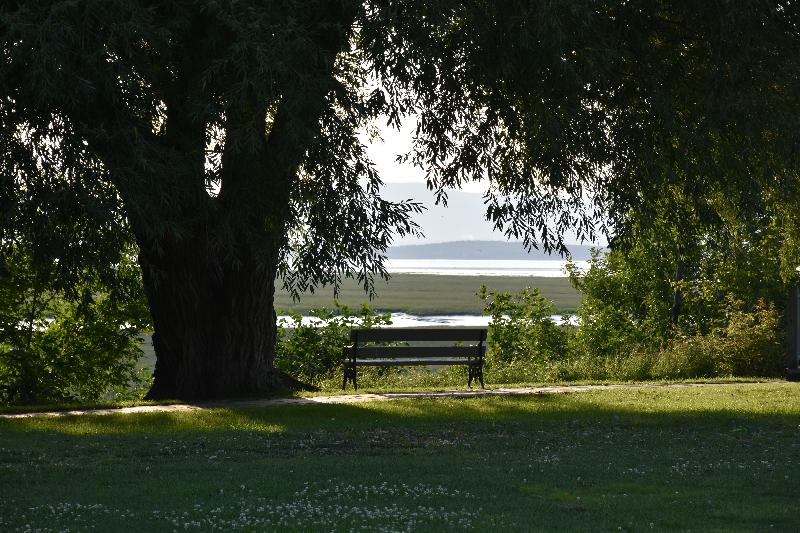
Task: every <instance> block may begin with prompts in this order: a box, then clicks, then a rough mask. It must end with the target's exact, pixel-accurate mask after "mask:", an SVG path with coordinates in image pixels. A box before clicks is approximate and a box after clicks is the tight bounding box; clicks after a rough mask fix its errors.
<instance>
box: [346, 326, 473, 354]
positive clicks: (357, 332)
mask: <svg viewBox="0 0 800 533" xmlns="http://www.w3.org/2000/svg"><path fill="white" fill-rule="evenodd" d="M481 340H483V341H485V340H486V329H485V328H479V329H475V328H463V329H462V328H448V329H425V328H382V329H354V330H352V331H351V332H350V341H352V342H359V343H362V342H388V341H450V342H456V341H476V342H477V341H481ZM359 351H360V350H359Z"/></svg>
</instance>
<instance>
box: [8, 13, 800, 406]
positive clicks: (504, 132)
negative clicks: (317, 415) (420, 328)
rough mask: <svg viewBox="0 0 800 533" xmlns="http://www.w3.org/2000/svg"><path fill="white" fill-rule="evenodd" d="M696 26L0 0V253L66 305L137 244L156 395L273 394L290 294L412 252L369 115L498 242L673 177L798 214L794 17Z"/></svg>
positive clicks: (409, 206)
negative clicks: (53, 288) (390, 250)
mask: <svg viewBox="0 0 800 533" xmlns="http://www.w3.org/2000/svg"><path fill="white" fill-rule="evenodd" d="M688 4H689V3H684V2H669V1H649V2H617V1H610V0H608V1H602V0H597V1H592V0H571V1H563V2H549V1H541V2H539V1H522V0H509V1H507V2H494V1H486V0H469V1H455V0H436V1H430V0H428V1H423V0H366V1H357V0H276V1H247V0H244V1H242V0H219V1H210V0H208V1H202V0H176V1H172V2H160V1H159V2H156V1H148V0H124V1H123V0H61V1H38V0H27V1H13V0H11V1H6V2H3V3H2V4H0V55H1V59H0V178H1V179H2V182H0V206H2V216H3V226H2V229H1V230H0V232H1V233H0V242H11V241H13V240H16V239H27V240H28V241H31V242H33V243H36V245H35V246H34V250H35V251H36V253H35V254H34V255H35V256H36V257H38V258H39V261H40V262H41V263H47V262H49V263H50V264H51V265H53V264H55V265H56V266H57V268H59V269H61V270H63V275H62V276H61V278H60V279H62V280H63V282H64V283H67V284H68V283H69V280H70V278H71V276H72V274H74V273H75V272H76V271H78V270H80V269H81V268H87V267H89V266H91V267H93V268H100V269H105V268H108V266H109V265H112V266H113V264H114V263H115V261H116V259H115V258H116V257H117V256H118V254H119V253H121V252H120V250H123V249H124V243H125V242H126V240H132V241H134V242H135V243H136V245H137V246H138V250H139V264H140V266H141V268H142V275H143V279H144V284H145V288H146V292H147V297H148V301H149V305H150V311H151V314H152V318H153V323H154V327H155V336H154V344H155V348H156V354H157V358H158V360H157V364H156V369H155V383H154V387H153V389H152V391H151V396H152V397H182V398H201V397H219V396H227V395H235V394H243V393H258V392H263V391H268V390H271V389H273V388H275V387H278V386H281V385H283V384H285V380H284V378H283V377H282V376H280V375H279V374H278V373H277V372H276V371H275V370H274V368H273V365H272V360H273V354H274V345H275V338H276V325H275V312H274V310H273V293H274V289H275V283H276V280H278V281H279V282H280V281H281V280H282V281H283V283H285V284H286V285H287V287H288V288H289V289H291V290H293V291H301V290H304V289H306V288H309V287H314V286H317V285H320V284H333V285H336V284H337V283H339V282H340V280H341V279H342V278H343V277H356V278H358V279H359V280H361V281H362V282H363V283H364V285H365V287H366V288H367V289H369V288H370V286H371V283H372V279H373V275H375V274H377V275H384V276H385V275H386V272H385V270H384V267H383V259H384V256H383V252H384V251H385V249H386V247H387V246H388V244H389V243H390V242H391V238H392V235H393V234H394V233H395V232H399V233H401V234H402V233H405V232H414V231H416V228H415V226H414V225H413V224H412V223H411V222H410V215H411V214H412V213H413V212H414V211H415V210H416V209H418V206H417V205H416V204H414V203H413V202H405V203H391V202H386V201H384V200H382V199H381V198H380V195H379V193H380V184H381V182H380V178H379V176H378V175H377V174H376V172H375V170H374V168H373V165H372V163H371V162H370V161H369V159H368V157H367V156H366V153H365V147H364V144H363V140H362V138H363V133H364V132H365V131H366V132H367V133H368V132H369V129H370V127H371V125H372V124H373V123H374V122H373V121H374V120H376V119H383V120H387V121H388V122H389V123H390V124H392V125H395V126H397V125H399V124H400V123H401V122H402V121H404V120H406V119H408V118H409V117H410V116H412V115H413V116H415V117H416V120H417V129H416V136H415V148H414V151H413V152H412V153H411V154H408V157H409V158H411V160H413V161H414V162H415V163H417V164H418V165H420V166H422V167H423V168H425V169H426V170H427V171H428V181H429V185H430V187H431V188H432V189H434V190H437V191H439V192H440V193H441V198H442V199H443V200H444V201H446V194H445V193H446V190H447V189H450V188H457V187H459V186H460V185H462V184H463V183H464V182H465V181H469V180H484V181H485V182H486V185H487V189H488V192H487V196H486V201H487V207H488V210H487V216H488V217H490V218H491V219H492V220H494V221H495V223H496V225H497V227H498V228H500V229H502V230H504V231H505V232H507V233H508V234H509V235H513V236H518V237H523V238H524V239H525V241H526V243H527V244H528V245H539V244H541V245H544V246H545V247H546V248H548V249H553V248H555V249H560V248H562V247H563V243H562V238H561V235H562V234H563V232H564V231H565V230H566V229H568V228H569V229H575V230H577V233H578V235H579V236H585V237H593V236H594V235H595V234H596V232H597V231H607V230H608V229H609V228H608V227H607V226H606V225H605V223H604V222H602V221H603V220H604V219H602V218H600V216H599V215H600V214H602V213H603V212H606V211H607V212H608V213H609V214H611V218H610V220H611V222H612V223H613V222H614V221H615V217H614V214H615V213H625V212H627V210H628V209H629V208H630V206H631V205H634V204H637V205H638V204H644V203H646V202H647V201H649V199H652V196H653V194H655V191H658V190H660V187H661V186H662V185H663V183H664V182H665V181H667V182H669V181H670V180H672V181H681V180H682V181H684V182H686V183H688V184H689V185H691V186H693V187H696V188H697V189H698V193H700V192H702V191H701V190H700V189H704V188H707V189H708V190H712V189H713V190H716V191H720V190H723V191H727V192H729V193H730V194H732V195H734V196H735V197H736V198H741V199H742V201H746V195H747V194H749V193H750V192H751V191H758V192H759V194H762V193H763V194H768V195H769V194H771V195H773V196H775V197H778V198H787V197H790V195H791V194H794V193H795V192H796V188H797V185H796V179H795V178H796V173H794V170H796V168H797V167H796V161H795V159H796V157H797V153H796V147H795V145H794V143H793V141H794V139H793V138H792V136H793V135H795V133H796V131H797V130H796V127H797V117H798V115H800V113H798V106H797V97H798V79H800V75H798V69H797V66H796V65H797V61H796V59H795V58H796V57H798V55H799V54H798V42H799V39H798V25H797V24H798V22H797V18H798V17H797V9H798V8H797V7H796V3H795V2H791V1H788V0H787V1H786V2H767V1H755V0H752V1H741V2H723V1H720V2H708V3H698V5H693V6H690V5H688ZM675 161H680V162H681V163H680V165H678V167H680V169H681V172H673V171H672V170H673V169H674V168H676V164H675ZM698 177H701V178H702V179H698ZM598 221H599V223H598ZM598 224H599V225H598Z"/></svg>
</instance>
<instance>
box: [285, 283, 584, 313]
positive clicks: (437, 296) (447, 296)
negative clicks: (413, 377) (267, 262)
mask: <svg viewBox="0 0 800 533" xmlns="http://www.w3.org/2000/svg"><path fill="white" fill-rule="evenodd" d="M375 285H376V291H377V293H378V296H377V298H375V299H374V300H373V301H372V302H370V304H371V305H372V306H373V307H375V308H377V309H379V310H382V311H396V312H397V311H399V312H404V313H409V314H415V315H437V314H454V315H460V314H467V315H479V314H481V311H482V310H483V302H482V301H481V300H479V299H478V297H477V296H475V293H476V292H478V289H480V287H481V285H486V286H487V287H489V289H492V290H498V291H510V292H519V291H521V290H522V289H524V288H525V287H539V288H540V289H541V291H542V294H543V295H544V296H546V297H547V298H550V299H551V300H553V302H554V303H555V306H556V307H557V308H558V310H559V311H561V312H562V313H566V312H569V313H573V312H575V309H577V307H578V305H579V304H580V302H581V295H580V293H578V292H577V291H576V290H575V289H573V288H572V286H570V284H569V280H568V279H567V278H541V277H530V276H434V275H431V274H393V275H392V278H391V279H390V280H389V282H388V283H387V282H384V281H382V280H378V281H377V282H376V283H375ZM339 301H340V302H341V303H343V304H345V305H349V306H351V307H355V308H358V307H359V306H360V305H361V303H362V302H368V301H369V299H368V298H367V295H366V294H365V293H364V289H362V288H360V287H359V286H358V285H357V284H356V282H354V281H352V280H347V281H346V282H345V283H344V284H343V286H342V290H341V293H340V294H339ZM332 304H333V291H332V290H322V289H321V290H318V291H317V292H315V293H313V294H311V293H306V294H303V295H302V297H301V299H300V301H299V302H292V299H291V297H290V296H289V294H288V293H287V292H286V291H283V290H279V291H277V292H276V294H275V308H276V309H283V310H289V311H299V312H306V311H308V310H309V309H312V308H315V307H331V306H332Z"/></svg>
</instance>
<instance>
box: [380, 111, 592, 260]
mask: <svg viewBox="0 0 800 533" xmlns="http://www.w3.org/2000/svg"><path fill="white" fill-rule="evenodd" d="M414 127H415V124H414V123H413V121H409V123H408V125H406V126H405V127H404V128H402V129H401V130H400V131H397V130H396V129H394V128H391V127H387V126H383V125H381V124H379V130H380V136H381V138H382V139H383V141H382V142H381V141H379V140H374V141H368V140H367V139H366V138H364V141H365V142H366V143H367V151H368V153H369V156H370V158H371V159H372V161H373V162H374V163H375V167H376V169H377V170H378V174H379V175H380V176H381V179H382V180H383V181H384V183H385V184H386V186H385V188H384V194H383V196H384V197H385V198H386V199H387V200H392V201H397V200H401V199H408V198H409V195H410V194H411V195H413V196H411V197H412V198H413V199H414V200H417V201H420V202H422V203H423V204H424V205H425V206H426V207H427V210H426V211H425V212H424V213H423V214H422V215H419V216H417V217H416V218H415V220H416V222H417V223H418V224H419V225H420V226H421V227H422V231H423V232H424V233H425V238H424V239H417V238H414V237H404V238H398V239H397V240H396V241H395V243H394V244H398V245H399V244H402V245H405V244H428V243H434V242H447V241H460V240H497V241H505V240H508V239H507V238H506V237H505V236H504V235H503V234H502V233H500V232H498V231H495V230H494V228H493V227H492V224H491V223H490V222H488V221H486V219H485V218H484V214H485V207H484V205H483V201H482V198H481V197H482V195H483V193H484V192H485V188H486V185H485V184H484V183H481V182H478V183H469V184H466V185H465V186H464V187H463V188H462V189H461V190H460V191H456V192H452V193H449V194H448V197H449V200H448V207H447V208H445V207H442V206H437V205H434V204H435V200H434V197H433V195H432V194H431V193H430V192H429V191H427V190H426V189H425V187H424V183H425V172H424V171H423V170H422V169H420V168H417V167H414V166H413V165H412V164H410V163H405V164H400V163H398V162H397V161H396V158H397V155H398V154H402V153H406V152H408V151H410V150H411V146H412V138H413V130H414ZM566 242H567V243H568V244H574V243H577V242H578V241H577V239H576V238H575V237H574V236H571V235H567V236H566ZM585 244H589V243H585ZM596 244H599V245H605V241H603V242H600V243H596Z"/></svg>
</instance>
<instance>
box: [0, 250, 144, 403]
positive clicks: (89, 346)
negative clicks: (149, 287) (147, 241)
mask: <svg viewBox="0 0 800 533" xmlns="http://www.w3.org/2000/svg"><path fill="white" fill-rule="evenodd" d="M119 269H120V271H121V272H120V273H121V275H122V276H130V277H131V280H132V283H130V284H129V285H128V286H127V287H122V286H120V287H117V288H116V289H115V290H114V291H104V289H105V287H104V286H103V285H102V284H101V283H100V282H99V281H98V280H96V279H92V278H91V276H86V277H85V281H84V283H83V285H82V286H80V287H76V288H75V290H74V292H73V293H72V294H66V293H64V292H60V291H55V290H53V289H52V287H53V283H52V280H50V279H48V278H47V277H46V276H42V275H41V274H40V273H37V272H34V270H33V269H32V268H31V264H30V261H29V256H28V255H27V254H26V253H25V251H24V250H23V249H20V248H16V249H11V250H6V253H5V254H4V257H3V261H2V267H0V402H2V403H4V404H20V403H45V402H53V401H56V402H57V401H66V400H78V401H96V400H98V399H101V398H103V397H108V396H112V395H114V396H117V397H119V396H123V397H131V396H134V397H136V396H139V395H140V394H141V393H142V392H143V391H144V389H145V388H146V386H147V378H146V377H145V376H143V375H142V373H141V372H140V371H138V370H137V368H136V362H137V361H138V359H139V357H140V356H141V350H140V348H139V345H140V343H139V340H138V337H137V335H138V334H139V333H140V332H141V330H142V329H144V328H146V327H147V326H148V322H149V316H147V314H146V307H145V306H144V303H143V301H144V294H143V291H141V284H140V282H139V283H138V284H137V283H136V282H137V281H139V280H138V277H137V276H138V272H137V271H136V270H135V268H131V265H130V264H128V265H120V266H119ZM143 309H144V312H143V311H142V310H143Z"/></svg>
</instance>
